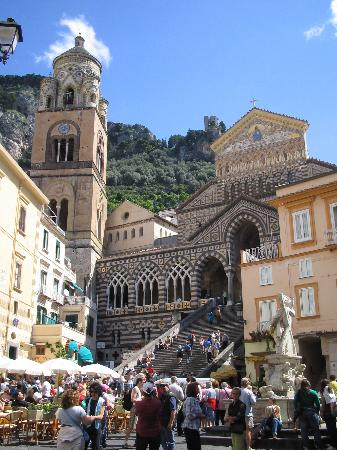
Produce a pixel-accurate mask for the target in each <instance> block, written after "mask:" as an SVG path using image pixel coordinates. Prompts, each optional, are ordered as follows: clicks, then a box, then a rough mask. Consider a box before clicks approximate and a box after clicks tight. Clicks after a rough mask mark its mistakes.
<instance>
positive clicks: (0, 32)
mask: <svg viewBox="0 0 337 450" xmlns="http://www.w3.org/2000/svg"><path fill="white" fill-rule="evenodd" d="M22 41H23V39H22V30H21V25H19V24H17V23H16V22H15V20H14V19H11V18H10V17H9V18H8V19H7V20H6V21H1V22H0V62H2V63H3V64H6V62H7V60H8V58H9V54H10V53H14V50H15V48H16V45H17V43H18V42H22Z"/></svg>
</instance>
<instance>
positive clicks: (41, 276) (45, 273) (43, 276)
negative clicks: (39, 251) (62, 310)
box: [40, 270, 47, 294]
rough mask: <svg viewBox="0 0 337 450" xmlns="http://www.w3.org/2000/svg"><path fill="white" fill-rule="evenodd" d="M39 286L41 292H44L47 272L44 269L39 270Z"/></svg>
mask: <svg viewBox="0 0 337 450" xmlns="http://www.w3.org/2000/svg"><path fill="white" fill-rule="evenodd" d="M40 286H41V292H42V293H43V294H45V293H46V290H47V272H46V271H44V270H41V274H40Z"/></svg>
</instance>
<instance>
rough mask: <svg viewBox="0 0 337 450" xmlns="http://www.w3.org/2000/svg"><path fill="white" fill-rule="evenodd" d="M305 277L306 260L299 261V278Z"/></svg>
mask: <svg viewBox="0 0 337 450" xmlns="http://www.w3.org/2000/svg"><path fill="white" fill-rule="evenodd" d="M304 277H305V260H304V259H300V260H299V278H304Z"/></svg>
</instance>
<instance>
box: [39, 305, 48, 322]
mask: <svg viewBox="0 0 337 450" xmlns="http://www.w3.org/2000/svg"><path fill="white" fill-rule="evenodd" d="M46 319H47V310H46V308H44V307H43V306H40V305H38V307H37V314H36V323H37V324H45V323H46Z"/></svg>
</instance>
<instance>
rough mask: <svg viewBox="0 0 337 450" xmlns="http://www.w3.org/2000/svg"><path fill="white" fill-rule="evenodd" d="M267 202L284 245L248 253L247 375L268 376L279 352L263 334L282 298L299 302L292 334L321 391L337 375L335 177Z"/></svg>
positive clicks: (284, 189)
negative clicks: (268, 363) (267, 367)
mask: <svg viewBox="0 0 337 450" xmlns="http://www.w3.org/2000/svg"><path fill="white" fill-rule="evenodd" d="M269 203H270V204H271V205H272V206H273V207H275V208H277V211H278V215H279V223H280V242H278V243H274V244H272V245H270V244H267V245H265V246H260V247H258V248H251V249H247V250H246V251H245V252H243V254H242V265H241V277H242V292H243V299H244V303H243V316H244V318H245V350H246V368H247V372H248V373H249V374H250V375H252V377H253V379H259V378H262V377H263V364H264V362H265V356H266V354H268V353H269V352H271V351H272V350H273V348H272V346H271V344H270V342H268V345H267V344H266V341H265V339H264V338H263V332H264V331H265V330H267V329H268V326H269V325H270V323H271V320H272V319H273V315H274V314H275V311H276V308H277V296H278V293H280V292H283V293H284V294H286V295H288V296H290V297H292V298H293V299H294V300H295V305H294V306H295V313H296V317H295V319H294V322H293V323H294V325H293V333H294V336H295V339H296V344H297V347H298V351H299V354H300V355H301V356H302V357H303V362H304V363H305V364H306V366H307V368H306V372H305V375H306V376H307V377H308V378H309V379H310V380H311V381H312V383H313V385H314V386H317V385H318V382H319V381H320V379H321V378H324V377H325V376H326V375H330V374H337V320H336V319H337V304H336V297H337V171H336V170H335V171H334V172H332V173H331V172H330V173H325V174H321V175H318V176H313V177H310V178H308V179H306V180H305V181H300V182H295V183H291V184H289V185H287V186H280V187H279V188H278V189H277V190H276V198H275V199H273V200H271V201H270V202H269ZM261 332H262V333H261Z"/></svg>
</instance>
